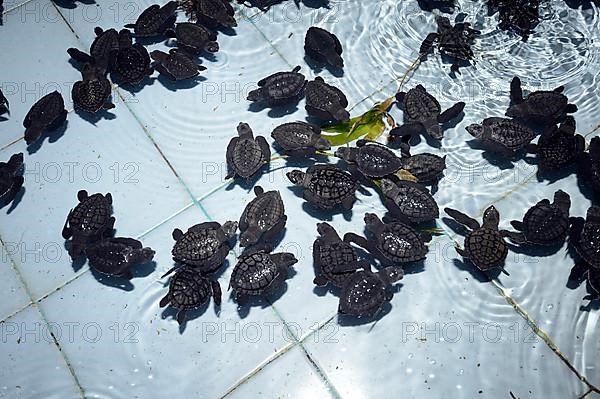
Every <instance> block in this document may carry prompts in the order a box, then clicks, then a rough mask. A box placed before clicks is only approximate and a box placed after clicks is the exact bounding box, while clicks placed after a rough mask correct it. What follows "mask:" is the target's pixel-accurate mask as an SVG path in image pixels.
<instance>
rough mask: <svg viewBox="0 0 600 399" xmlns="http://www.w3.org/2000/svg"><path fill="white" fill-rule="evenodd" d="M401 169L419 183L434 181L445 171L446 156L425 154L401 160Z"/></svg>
mask: <svg viewBox="0 0 600 399" xmlns="http://www.w3.org/2000/svg"><path fill="white" fill-rule="evenodd" d="M401 169H404V170H406V171H407V172H409V173H410V174H411V175H413V176H414V177H416V178H417V181H418V182H419V183H431V182H434V181H436V180H437V179H438V178H439V177H440V175H441V174H442V173H444V170H445V169H446V156H444V157H440V156H438V155H435V154H430V153H427V152H424V153H421V154H415V155H411V156H407V157H402V158H401Z"/></svg>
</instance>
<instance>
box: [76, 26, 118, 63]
mask: <svg viewBox="0 0 600 399" xmlns="http://www.w3.org/2000/svg"><path fill="white" fill-rule="evenodd" d="M94 33H95V34H96V38H95V39H94V41H93V42H92V45H91V46H90V53H89V54H86V53H84V52H83V51H81V50H78V49H76V48H73V47H71V48H69V49H67V53H69V55H70V56H71V58H73V59H74V60H75V61H77V62H80V63H82V64H94V65H96V66H98V67H100V68H101V69H102V70H103V71H104V72H108V67H109V61H110V59H111V57H112V56H113V54H114V53H115V52H116V51H118V50H119V38H118V37H119V34H118V33H117V31H116V29H112V28H111V29H108V30H103V29H102V28H100V27H99V26H97V27H95V28H94Z"/></svg>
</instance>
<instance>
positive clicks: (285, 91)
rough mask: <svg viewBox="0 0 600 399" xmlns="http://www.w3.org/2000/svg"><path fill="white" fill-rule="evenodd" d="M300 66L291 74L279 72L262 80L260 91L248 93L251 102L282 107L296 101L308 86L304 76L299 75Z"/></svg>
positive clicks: (259, 84)
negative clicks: (263, 102) (305, 86)
mask: <svg viewBox="0 0 600 399" xmlns="http://www.w3.org/2000/svg"><path fill="white" fill-rule="evenodd" d="M299 70H300V66H296V67H295V68H294V69H293V70H292V71H291V72H277V73H274V74H273V75H270V76H267V77H266V78H264V79H261V80H260V81H259V82H258V83H257V84H258V87H259V88H258V89H255V90H252V91H250V92H249V93H248V100H250V101H266V102H267V103H269V104H272V105H280V104H284V103H287V102H290V101H294V100H296V99H297V98H298V97H299V96H300V94H302V89H304V85H305V84H306V79H305V77H304V75H302V74H301V73H299V72H298V71H299Z"/></svg>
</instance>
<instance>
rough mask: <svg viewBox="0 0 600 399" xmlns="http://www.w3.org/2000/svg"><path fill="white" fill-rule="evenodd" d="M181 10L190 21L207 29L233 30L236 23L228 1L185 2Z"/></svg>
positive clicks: (186, 0)
mask: <svg viewBox="0 0 600 399" xmlns="http://www.w3.org/2000/svg"><path fill="white" fill-rule="evenodd" d="M183 8H184V9H185V11H186V14H187V15H188V16H190V18H191V19H192V20H196V21H198V22H200V23H202V25H204V26H207V27H209V28H216V27H224V28H234V27H236V26H237V22H236V21H235V18H234V16H233V14H234V10H233V7H232V6H231V3H230V2H229V1H228V0H185V1H184V2H183Z"/></svg>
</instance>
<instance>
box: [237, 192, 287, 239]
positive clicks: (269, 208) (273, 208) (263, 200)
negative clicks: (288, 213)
mask: <svg viewBox="0 0 600 399" xmlns="http://www.w3.org/2000/svg"><path fill="white" fill-rule="evenodd" d="M246 211H247V212H246V220H247V222H248V224H249V225H251V226H258V229H259V230H260V231H263V232H264V231H267V230H269V229H270V228H272V227H273V226H275V225H276V224H277V223H278V222H279V221H280V220H281V218H282V217H283V216H284V214H285V209H284V206H283V201H282V200H281V195H280V194H279V192H278V191H267V192H266V193H264V194H263V195H259V196H258V197H256V198H254V199H253V200H252V201H251V202H250V203H249V204H248V206H247V208H246Z"/></svg>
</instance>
